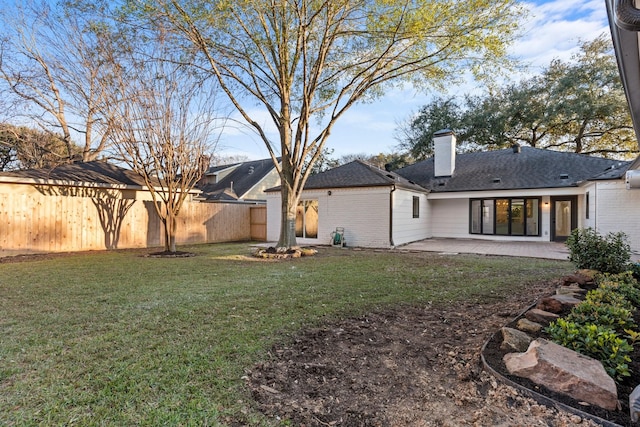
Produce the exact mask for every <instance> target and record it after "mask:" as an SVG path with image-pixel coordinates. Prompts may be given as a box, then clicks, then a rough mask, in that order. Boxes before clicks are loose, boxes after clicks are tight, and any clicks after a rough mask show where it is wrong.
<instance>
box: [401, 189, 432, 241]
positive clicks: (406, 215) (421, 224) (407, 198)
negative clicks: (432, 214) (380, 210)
mask: <svg viewBox="0 0 640 427" xmlns="http://www.w3.org/2000/svg"><path fill="white" fill-rule="evenodd" d="M414 197H418V200H419V203H420V210H419V216H418V218H414V217H413V198H414ZM428 221H429V216H428V209H427V196H426V194H423V193H417V192H413V191H407V190H403V189H397V190H396V191H395V192H394V193H393V244H394V245H395V246H397V245H403V244H405V243H409V242H415V241H417V240H422V239H426V238H427V237H429V227H428Z"/></svg>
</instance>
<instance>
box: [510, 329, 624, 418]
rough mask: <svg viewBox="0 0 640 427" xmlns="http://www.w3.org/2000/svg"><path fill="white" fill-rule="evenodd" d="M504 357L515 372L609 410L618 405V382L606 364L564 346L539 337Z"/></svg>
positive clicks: (558, 391) (513, 372) (512, 371)
mask: <svg viewBox="0 0 640 427" xmlns="http://www.w3.org/2000/svg"><path fill="white" fill-rule="evenodd" d="M503 360H504V362H505V365H506V367H507V370H508V371H509V372H510V373H511V374H512V375H517V376H519V377H523V378H528V379H530V380H531V381H533V382H535V383H536V384H539V385H542V386H544V387H546V388H548V389H549V390H553V391H555V392H557V393H562V394H565V395H567V396H570V397H572V398H573V399H576V400H579V401H584V402H587V403H590V404H592V405H596V406H599V407H601V408H604V409H607V410H615V409H616V408H617V407H618V393H617V389H616V384H615V382H614V381H613V379H612V378H611V377H610V376H609V375H607V372H606V371H605V370H604V368H603V367H602V363H600V362H599V361H597V360H595V359H592V358H590V357H587V356H584V355H582V354H579V353H576V352H575V351H573V350H569V349H568V348H565V347H562V346H561V345H558V344H555V343H553V342H551V341H547V340H545V339H542V338H539V339H537V340H535V341H533V342H532V343H531V344H530V345H529V349H528V350H527V351H526V352H524V353H508V354H506V355H505V356H504V359H503Z"/></svg>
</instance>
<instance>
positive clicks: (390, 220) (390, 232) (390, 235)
mask: <svg viewBox="0 0 640 427" xmlns="http://www.w3.org/2000/svg"><path fill="white" fill-rule="evenodd" d="M395 191H396V186H395V185H392V186H391V191H390V192H389V244H390V245H391V247H392V248H393V247H394V246H395V245H394V244H393V193H394V192H395Z"/></svg>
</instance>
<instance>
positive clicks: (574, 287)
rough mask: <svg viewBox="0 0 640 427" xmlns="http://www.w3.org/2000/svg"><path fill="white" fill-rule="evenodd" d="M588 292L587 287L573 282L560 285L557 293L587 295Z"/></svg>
mask: <svg viewBox="0 0 640 427" xmlns="http://www.w3.org/2000/svg"><path fill="white" fill-rule="evenodd" d="M586 293H587V290H586V289H582V288H581V287H580V286H579V285H578V284H577V283H572V284H570V285H565V286H560V287H559V288H558V289H556V294H557V295H573V296H576V297H577V296H578V295H585V294H586Z"/></svg>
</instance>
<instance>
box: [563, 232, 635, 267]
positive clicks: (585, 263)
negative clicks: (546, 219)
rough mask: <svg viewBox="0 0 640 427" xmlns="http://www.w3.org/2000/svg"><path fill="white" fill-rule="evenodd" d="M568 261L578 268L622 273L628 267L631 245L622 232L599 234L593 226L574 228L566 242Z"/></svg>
mask: <svg viewBox="0 0 640 427" xmlns="http://www.w3.org/2000/svg"><path fill="white" fill-rule="evenodd" d="M566 244H567V246H568V247H569V261H571V262H573V263H574V264H575V265H576V266H577V267H578V268H588V269H592V270H598V271H601V272H603V273H613V274H617V273H622V272H624V271H626V270H628V269H629V268H630V261H631V247H630V246H629V243H628V239H627V235H626V234H625V233H623V232H618V233H609V234H607V235H606V236H601V235H600V234H599V233H598V232H597V231H595V230H594V229H593V228H576V229H575V230H573V231H572V232H571V235H570V236H569V238H568V239H567V242H566Z"/></svg>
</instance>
